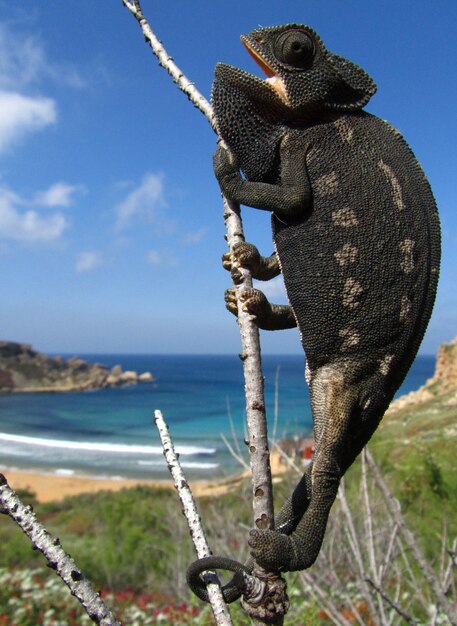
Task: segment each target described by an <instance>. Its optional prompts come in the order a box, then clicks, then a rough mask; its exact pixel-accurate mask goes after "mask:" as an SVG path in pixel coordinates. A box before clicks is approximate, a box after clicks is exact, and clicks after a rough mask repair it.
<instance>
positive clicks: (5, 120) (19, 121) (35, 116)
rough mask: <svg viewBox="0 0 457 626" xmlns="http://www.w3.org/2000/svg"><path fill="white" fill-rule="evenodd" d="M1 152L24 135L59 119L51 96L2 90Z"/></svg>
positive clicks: (0, 92) (0, 93)
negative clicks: (39, 96)
mask: <svg viewBox="0 0 457 626" xmlns="http://www.w3.org/2000/svg"><path fill="white" fill-rule="evenodd" d="M0 111H1V116H0V153H1V152H5V151H6V150H7V149H8V148H9V147H10V146H11V145H12V144H14V143H16V142H17V141H18V140H19V139H21V138H22V137H23V136H24V135H26V134H27V133H30V132H34V131H37V130H41V129H42V128H44V127H45V126H48V125H49V124H53V123H54V122H55V121H56V119H57V112H56V106H55V103H54V101H53V100H51V99H50V98H32V97H29V96H23V95H21V94H19V93H14V92H12V91H0Z"/></svg>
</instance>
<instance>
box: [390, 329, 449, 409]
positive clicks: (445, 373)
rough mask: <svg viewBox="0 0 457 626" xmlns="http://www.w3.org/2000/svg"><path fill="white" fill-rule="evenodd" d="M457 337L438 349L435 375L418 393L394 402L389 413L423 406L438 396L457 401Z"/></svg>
mask: <svg viewBox="0 0 457 626" xmlns="http://www.w3.org/2000/svg"><path fill="white" fill-rule="evenodd" d="M456 392H457V337H456V338H455V339H453V341H451V342H449V343H443V344H441V346H440V347H439V349H438V354H437V357H436V366H435V374H434V375H433V378H430V380H428V381H427V382H426V383H425V385H424V386H423V387H420V389H418V390H417V391H411V393H408V394H407V395H405V396H401V398H398V399H397V400H394V401H393V402H392V403H391V405H390V407H389V412H395V411H400V410H401V409H403V408H405V407H408V406H411V405H414V404H421V403H422V402H427V401H428V400H432V399H433V398H435V397H436V396H438V395H442V394H450V395H451V398H452V397H454V398H455V399H456V401H457V393H456Z"/></svg>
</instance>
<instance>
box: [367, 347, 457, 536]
mask: <svg viewBox="0 0 457 626" xmlns="http://www.w3.org/2000/svg"><path fill="white" fill-rule="evenodd" d="M456 444H457V338H456V339H454V340H453V341H452V342H450V343H447V344H442V345H441V346H440V348H439V351H438V355H437V360H436V369H435V374H434V376H433V377H432V378H431V379H430V380H428V381H427V383H426V384H425V385H424V386H423V387H421V388H420V389H418V390H417V391H414V392H411V393H410V394H408V395H406V396H403V397H401V398H398V400H395V401H394V402H393V403H392V404H391V406H390V408H389V410H388V411H387V413H386V414H385V416H384V418H383V420H382V422H381V424H380V426H379V428H378V430H377V432H376V434H375V436H374V437H373V439H372V441H371V442H370V444H369V446H370V449H371V451H372V452H373V454H374V456H375V458H376V460H377V461H378V463H380V465H381V467H382V470H383V473H384V475H385V477H386V478H387V479H388V482H389V484H390V486H391V487H392V488H393V491H394V492H395V493H396V495H397V496H398V498H399V500H400V501H401V503H402V507H403V509H404V511H405V513H406V514H407V516H408V517H409V518H410V519H411V520H414V525H415V527H416V529H417V530H418V531H419V534H422V535H423V536H430V532H431V529H433V531H434V533H435V535H436V536H439V534H440V533H441V531H442V529H443V524H444V527H446V532H447V533H448V534H449V536H450V537H453V536H455V534H456V533H457V516H456V510H455V503H456V502H457V483H456V480H455V475H456V471H457V460H456V454H455V450H456Z"/></svg>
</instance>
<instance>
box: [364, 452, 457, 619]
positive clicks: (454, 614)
mask: <svg viewBox="0 0 457 626" xmlns="http://www.w3.org/2000/svg"><path fill="white" fill-rule="evenodd" d="M366 459H367V462H368V465H369V466H370V469H371V471H372V472H373V476H374V480H375V482H376V484H377V486H378V488H379V490H380V491H381V493H382V496H383V498H384V502H385V503H386V505H387V508H388V509H389V512H390V514H391V515H392V517H393V518H394V520H395V521H396V523H397V524H398V528H399V531H400V533H401V534H402V536H403V539H404V541H405V543H406V545H407V546H408V548H409V549H410V550H411V553H412V554H413V555H414V558H415V559H416V562H417V564H418V565H419V567H420V569H421V570H422V573H423V574H424V577H425V579H426V581H427V583H428V584H429V585H430V587H431V589H432V590H433V593H434V594H435V596H436V600H437V602H438V603H439V604H440V605H441V608H442V610H443V612H444V613H445V615H446V617H447V618H448V619H449V621H450V623H451V624H452V625H453V626H457V611H456V610H455V609H454V608H453V607H452V605H451V603H450V602H449V600H448V599H447V597H446V595H445V593H444V592H443V589H442V588H441V585H440V583H439V581H438V579H437V577H436V576H435V573H434V572H433V570H432V568H431V567H430V565H429V564H428V562H427V560H426V559H425V557H424V555H423V554H422V551H421V550H420V548H419V545H418V543H417V541H416V538H415V536H414V534H413V533H412V532H411V531H410V530H409V528H408V527H407V525H406V522H405V520H404V518H403V515H402V514H401V510H400V505H399V503H398V501H397V500H396V499H395V498H394V496H393V495H392V493H391V492H390V490H389V488H388V487H387V485H386V483H385V481H384V479H383V477H382V475H381V472H380V470H379V467H378V466H377V464H376V462H375V460H374V458H373V457H372V455H371V453H370V451H369V450H367V453H366Z"/></svg>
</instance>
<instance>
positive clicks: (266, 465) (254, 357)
mask: <svg viewBox="0 0 457 626" xmlns="http://www.w3.org/2000/svg"><path fill="white" fill-rule="evenodd" d="M122 1H123V4H124V5H125V6H126V7H127V8H128V9H129V11H130V12H131V13H132V15H133V16H134V17H135V19H136V20H137V22H138V24H139V26H140V28H141V30H142V32H143V34H144V36H145V39H146V41H147V43H148V44H149V45H150V46H151V48H152V51H153V53H154V54H155V55H156V56H157V58H158V59H159V63H160V65H161V66H162V67H163V68H164V69H166V71H167V72H168V73H169V74H170V76H172V78H173V80H174V81H175V82H176V84H177V85H178V87H179V88H180V89H181V91H183V92H184V93H185V94H186V95H187V97H188V98H189V100H190V101H191V102H192V103H193V104H194V105H195V106H196V107H197V108H198V109H199V110H200V111H201V112H202V113H203V114H204V115H205V116H206V118H207V119H208V121H209V123H210V124H211V127H212V128H213V130H215V131H216V127H215V121H214V114H213V110H212V108H211V105H210V104H209V102H207V100H205V98H204V97H203V96H202V95H201V94H200V92H199V91H198V90H197V89H196V88H195V86H194V84H193V83H192V82H191V81H190V80H189V79H188V78H187V77H186V76H185V75H184V73H183V72H182V71H181V70H180V68H179V67H178V66H177V65H176V63H175V62H174V60H173V59H172V57H171V55H169V54H168V52H167V51H166V50H165V48H164V46H163V45H162V43H161V42H160V41H159V39H158V38H157V37H156V36H155V34H154V33H153V31H152V28H151V26H150V25H149V24H148V21H147V20H146V18H145V16H144V14H143V12H142V9H141V5H140V2H139V0H131V1H130V0H122ZM216 132H217V131H216ZM224 220H225V224H226V228H227V243H228V245H229V247H230V248H233V246H234V245H235V243H238V242H239V241H244V234H243V227H242V221H241V216H240V209H239V206H238V205H236V204H234V203H231V202H229V201H228V200H227V199H226V198H224ZM249 287H252V278H251V275H250V273H249V272H248V271H247V270H245V269H242V268H241V269H240V271H239V280H237V281H236V283H235V291H236V294H237V298H238V324H239V328H240V335H241V354H240V358H241V360H242V362H243V370H244V378H245V388H246V415H247V423H248V446H249V453H250V466H251V471H252V493H253V515H254V525H255V526H256V527H257V528H260V529H272V528H273V527H274V515H273V490H272V481H271V470H270V459H269V450H268V436H267V426H266V412H265V400H264V386H263V380H264V379H263V374H262V367H261V358H260V339H259V329H258V327H257V325H256V323H255V320H254V318H253V316H252V315H250V314H249V313H247V312H245V311H243V309H242V306H241V304H240V301H239V295H240V293H241V292H242V291H243V290H244V289H246V288H249ZM255 573H256V574H257V575H260V576H261V577H263V576H264V575H265V574H266V573H265V572H263V571H262V570H261V569H258V568H256V571H255ZM267 580H268V583H267V587H268V584H269V582H270V577H269V576H267ZM279 580H281V579H279V578H277V577H276V578H275V579H274V582H273V586H274V585H277V584H278V581H279ZM283 595H284V602H283V603H282V605H281V609H280V611H283V610H284V607H285V606H286V604H287V598H286V596H285V585H284V594H283ZM269 604H270V605H271V601H269ZM279 604H281V603H279ZM258 606H259V604H257V607H258ZM245 608H246V607H245ZM255 610H257V609H255ZM251 617H253V615H252V614H251ZM253 619H256V618H255V617H253ZM260 619H261V620H262V622H261V623H265V621H264V620H263V618H262V617H261V618H260ZM279 619H280V621H278V622H277V623H278V624H280V623H282V619H281V618H279ZM259 623H260V622H259Z"/></svg>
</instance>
